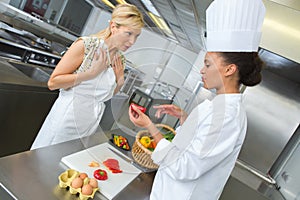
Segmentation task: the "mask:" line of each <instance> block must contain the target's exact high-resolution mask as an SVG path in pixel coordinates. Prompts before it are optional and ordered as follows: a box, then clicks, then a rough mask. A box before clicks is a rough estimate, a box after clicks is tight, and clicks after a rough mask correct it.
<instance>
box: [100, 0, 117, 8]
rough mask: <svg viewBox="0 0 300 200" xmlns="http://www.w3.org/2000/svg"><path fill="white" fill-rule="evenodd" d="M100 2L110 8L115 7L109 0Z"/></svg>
mask: <svg viewBox="0 0 300 200" xmlns="http://www.w3.org/2000/svg"><path fill="white" fill-rule="evenodd" d="M102 2H103V3H105V4H106V5H107V6H109V7H111V8H115V6H114V4H112V3H111V2H110V1H109V0H102Z"/></svg>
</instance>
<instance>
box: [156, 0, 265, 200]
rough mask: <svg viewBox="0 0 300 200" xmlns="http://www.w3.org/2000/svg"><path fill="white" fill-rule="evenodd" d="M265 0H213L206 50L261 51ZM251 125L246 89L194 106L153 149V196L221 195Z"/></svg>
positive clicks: (210, 198) (161, 199) (160, 199)
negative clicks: (245, 106)
mask: <svg viewBox="0 0 300 200" xmlns="http://www.w3.org/2000/svg"><path fill="white" fill-rule="evenodd" d="M264 14H265V7H264V5H263V3H262V1H261V0H214V1H213V2H212V3H211V5H210V6H209V8H208V9H207V11H206V23H207V25H206V27H207V43H206V45H207V51H209V52H254V51H257V50H258V45H259V41H260V37H261V32H260V29H261V27H262V22H263V19H264ZM246 129H247V118H246V113H245V110H244V109H243V106H242V94H218V95H217V96H216V97H215V98H214V99H213V100H212V101H209V100H206V101H204V102H203V103H201V104H200V105H198V106H197V107H196V108H194V109H193V111H192V112H191V114H190V115H189V116H188V118H187V119H186V120H185V122H184V123H183V124H182V126H181V127H180V129H179V130H178V131H177V134H176V136H175V137H174V139H173V141H172V142H169V141H167V140H165V139H162V140H160V142H159V143H158V144H157V147H156V148H155V150H154V152H153V153H152V159H153V161H154V162H155V163H157V164H158V165H159V168H158V171H157V174H156V176H155V180H154V182H153V186H152V191H151V194H150V200H217V199H218V198H219V197H220V195H221V192H222V190H223V188H224V185H225V183H226V181H227V179H228V177H229V176H230V173H231V171H232V169H233V167H234V165H235V161H236V159H237V157H238V154H239V152H240V149H241V146H242V144H243V141H244V138H245V134H246Z"/></svg>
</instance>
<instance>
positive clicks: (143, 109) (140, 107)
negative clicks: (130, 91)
mask: <svg viewBox="0 0 300 200" xmlns="http://www.w3.org/2000/svg"><path fill="white" fill-rule="evenodd" d="M133 106H135V107H136V108H137V109H139V110H140V111H142V112H143V113H145V112H146V108H145V107H143V106H140V105H137V104H135V103H131V104H130V109H131V110H133V108H132V107H133ZM133 111H134V110H133Z"/></svg>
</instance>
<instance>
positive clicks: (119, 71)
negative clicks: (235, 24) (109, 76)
mask: <svg viewBox="0 0 300 200" xmlns="http://www.w3.org/2000/svg"><path fill="white" fill-rule="evenodd" d="M112 68H113V70H114V72H115V76H116V82H117V83H118V85H123V84H124V65H123V62H122V58H121V56H120V55H118V54H117V55H116V56H115V57H114V59H113V61H112Z"/></svg>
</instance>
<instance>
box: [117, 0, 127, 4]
mask: <svg viewBox="0 0 300 200" xmlns="http://www.w3.org/2000/svg"><path fill="white" fill-rule="evenodd" d="M116 1H117V2H118V3H119V4H127V2H126V1H125V0H116Z"/></svg>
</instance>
